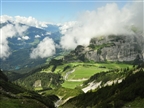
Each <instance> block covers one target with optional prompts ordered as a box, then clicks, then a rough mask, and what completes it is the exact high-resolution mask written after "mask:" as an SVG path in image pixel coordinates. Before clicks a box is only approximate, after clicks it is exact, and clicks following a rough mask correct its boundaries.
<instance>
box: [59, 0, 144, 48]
mask: <svg viewBox="0 0 144 108" xmlns="http://www.w3.org/2000/svg"><path fill="white" fill-rule="evenodd" d="M143 14H144V13H143V3H142V2H133V3H132V4H131V5H130V4H127V5H125V6H124V7H123V8H122V9H119V7H118V5H117V4H116V3H108V4H106V6H104V7H101V8H98V9H97V10H94V11H86V12H84V13H82V14H80V15H79V17H78V18H77V22H76V23H75V24H73V26H69V28H68V27H67V26H65V25H64V27H62V28H65V27H67V29H63V30H62V33H63V34H64V36H63V37H62V38H61V42H60V44H61V46H62V48H64V49H74V48H75V47H76V46H77V45H88V44H89V42H90V40H91V38H93V37H97V36H106V35H109V34H115V35H118V34H134V32H133V31H132V30H131V27H132V26H135V27H137V28H138V29H140V30H141V31H143ZM67 25H68V24H67Z"/></svg>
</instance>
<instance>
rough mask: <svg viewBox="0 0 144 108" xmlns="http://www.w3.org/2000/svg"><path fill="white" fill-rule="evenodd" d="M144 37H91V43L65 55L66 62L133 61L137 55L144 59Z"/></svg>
mask: <svg viewBox="0 0 144 108" xmlns="http://www.w3.org/2000/svg"><path fill="white" fill-rule="evenodd" d="M143 55H144V38H143V36H141V35H137V36H135V35H131V36H125V35H109V36H101V37H97V38H93V39H91V42H90V45H89V46H87V47H85V46H81V45H79V46H77V48H76V49H75V50H74V51H71V53H70V54H69V55H67V56H65V57H64V61H65V62H72V61H94V62H103V61H120V62H123V61H133V60H134V59H135V58H136V57H137V56H139V57H140V58H141V59H143Z"/></svg>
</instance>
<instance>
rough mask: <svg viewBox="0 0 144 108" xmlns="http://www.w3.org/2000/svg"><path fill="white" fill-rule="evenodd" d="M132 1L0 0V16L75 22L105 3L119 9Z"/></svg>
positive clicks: (54, 21)
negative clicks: (78, 17) (79, 16)
mask: <svg viewBox="0 0 144 108" xmlns="http://www.w3.org/2000/svg"><path fill="white" fill-rule="evenodd" d="M131 2H132V0H1V15H9V16H12V17H14V16H24V17H29V16H32V17H34V18H36V19H37V20H40V21H46V22H53V23H63V22H66V21H72V20H75V18H76V17H77V16H78V15H79V14H80V13H82V12H85V11H87V10H89V11H92V10H96V9H97V8H99V7H102V6H105V5H106V4H107V3H117V5H118V7H119V8H122V7H123V6H124V5H125V4H127V3H131Z"/></svg>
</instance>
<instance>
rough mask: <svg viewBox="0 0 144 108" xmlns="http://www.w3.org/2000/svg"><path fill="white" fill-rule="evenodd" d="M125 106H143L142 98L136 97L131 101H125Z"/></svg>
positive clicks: (135, 107) (131, 107) (139, 107)
mask: <svg viewBox="0 0 144 108" xmlns="http://www.w3.org/2000/svg"><path fill="white" fill-rule="evenodd" d="M125 106H127V107H129V106H130V108H143V107H144V99H140V98H137V99H136V100H134V101H133V102H129V103H127V104H126V105H125Z"/></svg>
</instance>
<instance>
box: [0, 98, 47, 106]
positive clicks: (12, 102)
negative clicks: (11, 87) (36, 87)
mask: <svg viewBox="0 0 144 108" xmlns="http://www.w3.org/2000/svg"><path fill="white" fill-rule="evenodd" d="M45 107H46V106H45V105H43V104H42V103H40V102H38V101H36V100H33V99H2V100H0V108H45Z"/></svg>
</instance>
